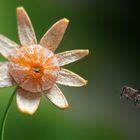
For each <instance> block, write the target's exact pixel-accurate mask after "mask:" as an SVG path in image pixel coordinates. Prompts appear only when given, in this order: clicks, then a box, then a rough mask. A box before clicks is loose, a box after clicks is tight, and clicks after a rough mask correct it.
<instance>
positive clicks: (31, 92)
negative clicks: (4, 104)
mask: <svg viewBox="0 0 140 140" xmlns="http://www.w3.org/2000/svg"><path fill="white" fill-rule="evenodd" d="M16 14H17V25H18V34H19V39H20V43H21V45H18V44H16V43H15V42H13V41H11V40H9V39H8V38H6V37H5V36H3V35H0V53H1V54H2V55H3V56H4V57H5V58H7V59H8V61H7V62H0V87H8V86H13V85H17V86H18V88H17V94H16V102H17V107H18V109H19V110H20V111H21V112H23V113H27V114H30V115H32V114H33V113H34V112H35V111H36V110H37V108H38V106H39V102H40V98H41V95H42V94H44V95H45V96H46V97H48V98H49V100H50V101H51V102H52V103H53V104H54V105H56V106H57V107H59V108H61V109H64V108H67V107H68V106H69V105H68V102H67V100H66V98H65V96H64V95H63V93H62V92H61V90H60V89H59V88H58V86H57V85H56V84H57V83H58V84H62V85H68V86H74V87H80V86H83V85H86V84H87V81H86V80H84V79H83V78H82V77H80V76H78V75H77V74H75V73H73V72H71V71H69V70H67V69H64V68H61V66H64V65H66V64H69V63H72V62H74V61H77V60H79V59H81V58H83V57H85V56H86V55H88V53H89V51H88V50H71V51H65V52H61V53H58V54H54V51H55V50H56V48H57V47H58V45H59V43H60V42H61V40H62V38H63V35H64V33H65V30H66V28H67V26H68V23H69V21H68V20H67V19H66V18H63V19H61V20H59V21H58V22H56V23H55V24H54V25H53V26H52V27H51V28H50V29H49V30H48V31H47V32H46V33H45V35H44V36H43V37H42V38H41V40H40V42H39V43H37V40H36V36H35V33H34V30H33V26H32V24H31V21H30V19H29V17H28V15H27V13H26V11H25V10H24V8H23V7H18V8H17V10H16Z"/></svg>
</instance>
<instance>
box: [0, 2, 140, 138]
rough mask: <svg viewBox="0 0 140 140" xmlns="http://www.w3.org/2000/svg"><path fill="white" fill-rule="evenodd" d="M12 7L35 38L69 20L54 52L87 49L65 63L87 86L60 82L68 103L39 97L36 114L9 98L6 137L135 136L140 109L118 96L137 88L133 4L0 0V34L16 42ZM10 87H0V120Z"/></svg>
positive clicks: (137, 32) (136, 13)
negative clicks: (62, 106) (21, 12)
mask: <svg viewBox="0 0 140 140" xmlns="http://www.w3.org/2000/svg"><path fill="white" fill-rule="evenodd" d="M17 6H24V8H25V9H26V11H27V12H28V14H29V16H30V18H31V20H32V23H33V25H34V28H35V31H36V35H37V38H38V40H39V39H40V38H41V37H42V35H43V34H44V33H45V32H46V30H47V29H48V28H49V27H50V26H51V25H52V24H53V23H55V22H56V21H57V20H59V19H61V18H63V17H66V18H68V19H69V20H70V25H69V27H68V29H67V31H66V34H65V36H64V39H63V41H62V43H61V44H60V46H59V48H58V49H57V52H61V51H65V50H71V49H80V48H81V49H82V48H85V49H89V50H90V55H89V56H88V57H86V58H84V59H83V60H80V61H79V62H75V63H73V64H71V65H68V66H66V68H68V69H70V70H73V71H74V72H76V73H78V74H80V75H81V76H83V77H84V78H85V79H88V81H89V84H88V86H86V87H82V88H72V87H64V86H60V88H61V90H62V91H63V93H64V95H65V96H66V97H67V99H68V101H69V104H70V108H69V109H67V110H64V111H62V110H59V109H57V108H56V107H55V106H53V105H52V104H51V103H50V102H49V101H48V100H46V99H45V98H42V101H41V104H40V106H39V109H38V110H37V112H36V113H35V114H34V115H33V116H27V115H24V114H22V113H20V112H19V111H18V110H17V107H16V102H15V100H14V101H13V104H12V106H11V110H10V113H9V116H8V119H7V123H6V128H5V140H138V139H139V137H140V109H138V108H136V107H135V106H134V105H133V102H132V101H129V100H125V99H122V100H120V98H119V96H120V91H121V87H122V86H123V85H129V86H132V87H133V88H136V89H139V90H140V77H139V73H140V63H139V60H140V55H139V52H140V49H139V48H140V42H139V39H140V30H139V29H140V28H139V27H140V23H139V22H138V21H139V20H138V19H139V7H138V5H137V4H134V2H133V1H131V0H126V1H125V0H112V1H108V0H105V1H104V0H0V34H3V35H5V36H7V37H9V38H10V39H12V40H14V41H16V42H18V43H19V40H18V35H17V27H16V16H15V9H16V7H17ZM0 60H1V61H4V59H3V58H2V57H0ZM13 89H14V88H13V87H12V88H3V89H0V120H2V116H3V113H4V110H5V107H6V105H7V103H8V99H9V98H10V95H11V94H12V91H13Z"/></svg>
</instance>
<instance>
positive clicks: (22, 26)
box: [16, 7, 37, 46]
mask: <svg viewBox="0 0 140 140" xmlns="http://www.w3.org/2000/svg"><path fill="white" fill-rule="evenodd" d="M16 12H17V25H18V34H19V39H20V42H21V44H22V45H23V46H24V45H25V46H26V45H32V44H36V43H37V41H36V36H35V32H34V29H33V26H32V23H31V21H30V19H29V17H28V15H27V13H26V11H25V10H24V8H23V7H18V8H17V10H16Z"/></svg>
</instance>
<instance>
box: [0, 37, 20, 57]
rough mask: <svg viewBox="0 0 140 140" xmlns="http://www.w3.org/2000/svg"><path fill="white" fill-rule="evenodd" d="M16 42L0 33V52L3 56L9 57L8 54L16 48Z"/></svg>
mask: <svg viewBox="0 0 140 140" xmlns="http://www.w3.org/2000/svg"><path fill="white" fill-rule="evenodd" d="M18 46H19V45H18V44H16V43H15V42H13V41H11V40H10V39H8V38H7V37H5V36H3V35H0V54H2V55H3V56H4V57H5V58H7V59H8V58H9V55H10V54H11V53H12V52H13V51H15V50H18Z"/></svg>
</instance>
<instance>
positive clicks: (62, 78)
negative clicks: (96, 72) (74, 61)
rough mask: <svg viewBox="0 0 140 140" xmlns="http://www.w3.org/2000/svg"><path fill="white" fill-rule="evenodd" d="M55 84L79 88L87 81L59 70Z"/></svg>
mask: <svg viewBox="0 0 140 140" xmlns="http://www.w3.org/2000/svg"><path fill="white" fill-rule="evenodd" d="M56 83H58V84H62V85H67V86H73V87H80V86H84V85H86V84H87V81H86V80H85V79H83V78H82V77H80V76H79V75H77V74H75V73H73V72H72V71H69V70H66V69H63V68H61V70H60V72H59V75H58V78H57V81H56Z"/></svg>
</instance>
